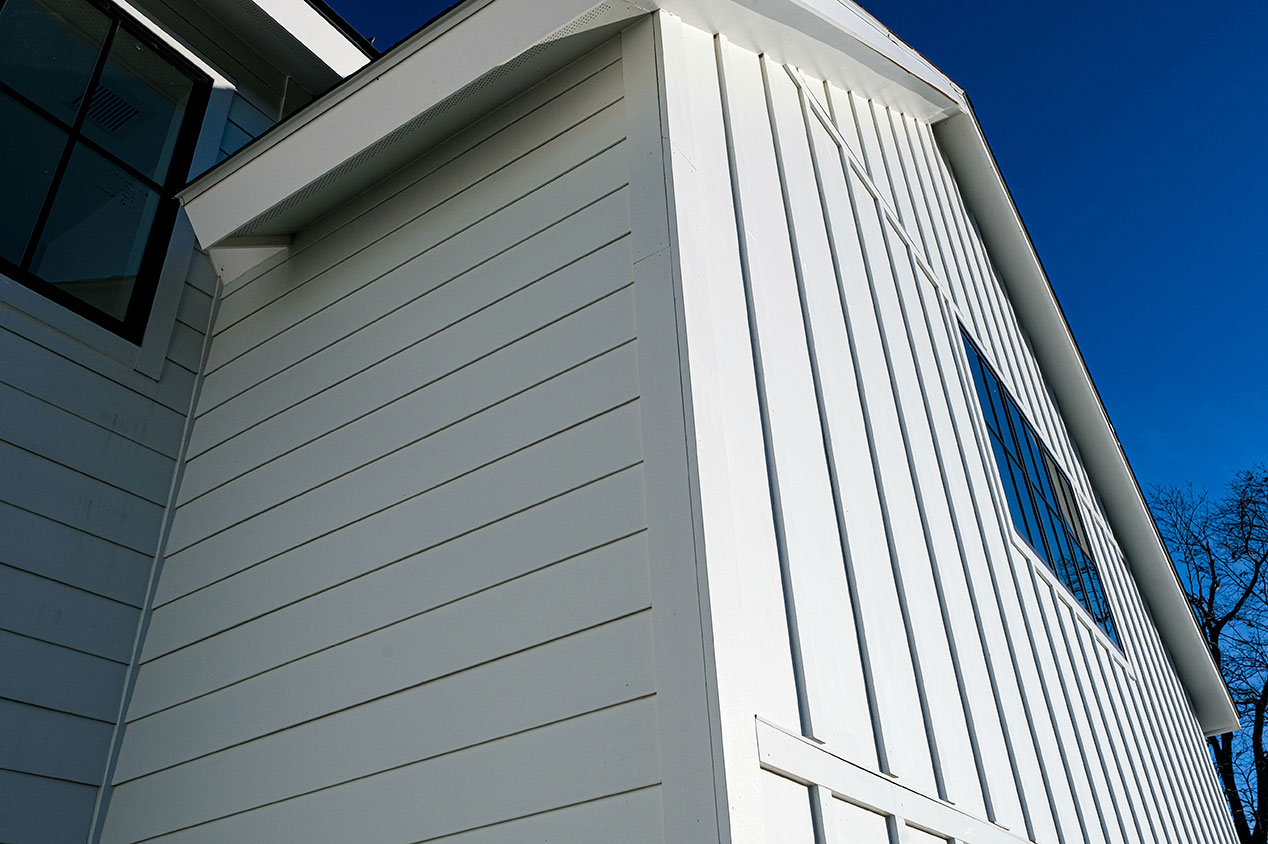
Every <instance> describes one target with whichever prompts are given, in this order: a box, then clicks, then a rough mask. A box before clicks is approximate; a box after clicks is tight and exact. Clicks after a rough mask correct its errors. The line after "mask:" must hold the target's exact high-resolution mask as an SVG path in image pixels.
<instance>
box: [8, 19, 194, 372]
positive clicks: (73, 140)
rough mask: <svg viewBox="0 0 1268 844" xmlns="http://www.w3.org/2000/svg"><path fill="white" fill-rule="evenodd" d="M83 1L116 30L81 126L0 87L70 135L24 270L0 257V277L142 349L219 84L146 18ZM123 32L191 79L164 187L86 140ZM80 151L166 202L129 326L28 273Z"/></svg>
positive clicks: (153, 229) (105, 47)
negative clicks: (85, 127)
mask: <svg viewBox="0 0 1268 844" xmlns="http://www.w3.org/2000/svg"><path fill="white" fill-rule="evenodd" d="M8 1H9V0H0V10H3V8H4V6H5V5H6V4H7V2H8ZM84 2H87V3H88V4H89V5H91V6H93V7H94V8H96V9H97V10H98V11H100V12H101V13H102V14H103V15H105V16H106V17H107V18H108V19H109V20H110V29H109V31H108V33H107V36H106V39H105V41H104V42H103V44H102V46H101V52H100V53H99V54H98V56H97V61H96V63H95V64H94V66H93V70H92V73H91V75H90V76H89V79H88V82H87V84H86V87H85V94H84V97H83V103H82V104H81V105H80V107H79V110H78V112H77V113H76V117H75V120H74V122H73V123H72V125H71V126H70V127H69V129H67V128H66V126H65V123H64V122H63V121H62V120H59V119H58V118H57V117H55V116H54V115H52V114H51V113H49V111H48V110H47V109H45V108H43V107H42V106H40V105H39V104H37V103H35V102H33V101H32V100H31V99H30V98H29V97H26V96H25V95H23V94H22V93H21V92H19V91H17V90H15V89H13V88H12V87H11V86H9V85H8V84H6V83H5V82H3V81H2V80H0V93H3V94H4V95H5V96H7V97H9V98H11V99H12V100H14V101H15V102H16V103H18V104H19V105H20V106H21V107H22V108H25V109H27V110H28V111H29V112H31V113H32V114H34V115H36V116H38V117H39V118H40V119H42V120H45V121H48V122H50V123H52V124H53V125H54V126H56V127H57V128H58V130H59V131H61V132H63V133H64V134H66V136H67V141H66V145H65V147H64V148H63V150H62V152H61V155H60V157H59V160H58V165H57V169H56V170H55V172H54V175H53V178H52V180H51V181H50V183H49V188H48V190H47V192H46V194H45V197H44V201H43V204H42V205H41V209H40V213H39V215H38V217H37V218H36V222H35V225H34V227H33V228H32V231H31V235H30V238H29V240H28V243H27V246H26V249H25V251H24V253H23V257H22V261H21V264H15V263H13V262H12V261H10V260H8V259H5V258H3V257H0V274H3V276H4V277H5V278H8V279H10V280H12V281H13V282H15V283H17V284H19V285H21V286H22V287H25V288H27V289H29V290H31V291H33V292H35V293H37V294H39V296H40V297H42V298H44V299H46V300H49V301H51V302H53V303H54V304H56V305H57V306H59V307H60V308H62V309H64V310H66V311H70V312H71V313H73V314H75V315H77V316H79V317H82V318H84V319H86V320H88V321H89V322H92V323H94V324H95V325H97V326H100V327H102V328H104V329H106V330H107V331H109V332H110V333H111V334H113V335H117V336H118V337H120V338H122V339H123V340H124V341H126V342H127V343H129V344H132V345H133V346H136V347H140V346H142V344H143V342H144V338H145V333H146V329H147V327H148V325H149V322H150V316H151V312H152V310H153V307H154V305H155V300H156V297H157V293H158V290H159V286H160V282H161V281H162V278H163V276H164V267H165V265H166V264H167V263H168V259H169V251H170V249H169V247H171V246H172V245H173V242H174V240H176V239H177V238H176V237H175V230H176V228H177V223H178V218H179V211H180V200H179V199H178V198H177V196H176V194H177V192H178V191H179V190H180V189H181V188H182V187H184V185H185V184H186V182H187V181H188V177H189V173H190V172H191V165H192V164H193V160H194V156H195V152H196V150H197V148H198V146H199V143H200V140H201V138H202V135H203V130H204V127H205V124H206V121H207V116H208V110H209V109H208V106H209V105H210V102H211V97H212V88H213V85H214V84H215V83H214V80H213V78H212V77H211V76H210V75H209V74H208V73H207V72H206V71H205V70H204V69H203V68H200V67H199V66H198V65H197V64H195V63H194V62H192V61H190V60H189V59H188V58H186V57H185V56H184V55H182V54H181V53H180V52H179V51H178V50H175V49H173V47H172V45H170V44H168V43H167V42H166V41H164V39H163V38H162V37H160V35H159V34H158V33H156V32H155V31H154V30H153V29H152V28H151V25H149V24H148V23H147V22H146V21H145V20H144V19H140V18H138V17H136V16H135V12H134V10H132V9H131V8H130V7H127V6H125V5H123V4H119V3H112V2H109V0H84ZM120 30H123V31H125V32H126V33H127V34H129V35H131V36H132V37H133V38H135V39H137V40H138V41H139V42H140V43H142V44H144V45H145V46H146V47H148V48H149V49H151V50H153V51H154V52H155V53H156V54H157V55H158V56H159V57H160V58H162V59H163V60H164V61H166V62H168V63H169V64H170V65H172V66H173V67H175V68H176V69H177V70H179V71H180V72H181V73H183V74H185V75H186V76H188V77H189V78H190V80H191V82H192V83H193V85H192V88H191V90H190V96H189V101H188V103H187V104H186V107H185V112H184V115H183V117H182V120H181V126H180V129H179V130H178V134H177V138H176V142H175V144H174V145H173V147H172V154H171V159H170V161H169V163H168V166H167V174H166V179H165V181H164V182H163V183H162V184H160V183H158V182H156V181H155V180H154V179H153V178H152V177H150V176H148V175H147V174H145V173H142V172H140V171H138V170H137V169H136V168H135V167H133V166H131V165H130V164H129V163H128V162H126V161H124V160H123V159H121V158H120V157H119V156H117V155H116V154H114V153H112V152H110V151H109V150H106V149H105V148H104V147H103V146H102V145H101V144H100V143H98V142H96V141H94V140H93V139H92V138H90V137H88V136H87V135H86V134H84V131H83V124H84V121H85V118H86V115H87V112H88V110H89V108H90V107H91V102H92V92H93V91H95V89H96V86H97V84H98V82H99V80H100V79H101V75H102V73H103V71H104V69H105V66H106V63H107V61H108V59H109V56H110V48H111V46H112V45H113V43H114V39H115V36H116V34H117V33H118V32H119V31H120ZM81 145H82V146H84V147H86V148H87V149H89V150H91V151H92V152H93V153H95V154H97V155H100V156H103V157H104V158H105V159H106V160H107V161H108V162H110V163H111V164H112V165H114V166H116V167H118V168H120V169H121V170H123V171H124V172H125V173H127V174H128V175H129V176H131V177H132V178H134V179H137V180H139V181H140V182H141V183H142V184H143V185H145V186H146V187H148V188H150V189H151V190H154V191H155V192H156V193H158V196H159V201H158V206H157V208H156V209H155V213H154V219H153V221H152V222H151V224H150V233H149V236H148V237H147V238H146V243H145V249H144V252H143V253H142V258H141V262H140V265H139V267H138V270H137V276H136V282H135V285H134V287H133V290H132V294H131V297H130V298H129V301H128V310H127V314H126V315H125V317H124V318H123V319H118V318H116V317H114V316H112V315H110V314H107V313H105V312H104V311H101V310H99V309H98V308H96V307H94V306H92V305H91V304H89V303H88V302H86V301H84V300H83V299H80V298H79V297H77V296H74V295H73V294H71V293H68V292H67V291H65V290H63V289H61V288H60V287H59V286H58V285H56V284H53V283H51V282H48V281H45V280H44V279H42V278H40V277H39V276H38V275H36V274H35V273H33V272H31V271H30V270H29V269H26V267H25V266H24V265H29V264H30V262H31V260H32V257H33V254H34V251H35V249H36V248H37V245H38V242H39V237H40V236H41V234H42V233H43V229H44V227H45V225H46V223H47V221H48V218H49V216H50V214H51V212H52V210H53V206H54V200H55V199H56V197H57V195H58V191H59V189H60V188H61V185H62V181H63V178H64V176H65V174H66V170H67V168H68V166H69V164H70V160H71V156H72V153H73V151H74V150H75V149H76V148H78V147H79V146H81Z"/></svg>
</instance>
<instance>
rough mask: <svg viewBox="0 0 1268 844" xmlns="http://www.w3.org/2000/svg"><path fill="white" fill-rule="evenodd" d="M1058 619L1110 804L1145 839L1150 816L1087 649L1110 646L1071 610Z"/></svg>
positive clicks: (1131, 835) (1128, 833)
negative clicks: (1082, 700)
mask: <svg viewBox="0 0 1268 844" xmlns="http://www.w3.org/2000/svg"><path fill="white" fill-rule="evenodd" d="M1059 620H1060V622H1061V635H1062V638H1063V640H1064V641H1065V644H1066V648H1067V649H1068V651H1069V655H1070V662H1071V664H1072V665H1073V666H1074V671H1075V676H1076V677H1077V678H1078V683H1079V685H1080V686H1082V687H1083V689H1084V705H1085V707H1086V708H1087V717H1088V721H1089V722H1090V723H1091V724H1092V729H1093V736H1094V740H1095V741H1096V744H1097V747H1098V748H1099V750H1100V754H1101V759H1102V760H1103V762H1104V765H1105V768H1106V771H1105V774H1106V778H1107V779H1108V780H1109V784H1110V788H1111V790H1112V791H1113V793H1114V800H1115V802H1114V803H1113V804H1112V805H1113V807H1114V809H1115V811H1116V812H1117V813H1118V815H1119V818H1120V822H1121V824H1122V826H1123V828H1124V829H1123V834H1124V836H1125V837H1126V839H1127V840H1129V841H1131V840H1141V839H1144V838H1145V837H1146V834H1147V833H1146V831H1147V830H1148V829H1149V818H1148V817H1147V815H1146V807H1145V801H1144V797H1143V795H1142V794H1141V792H1140V789H1139V788H1138V787H1137V786H1138V784H1137V781H1136V779H1135V778H1134V776H1132V772H1131V761H1130V759H1128V758H1127V754H1126V749H1125V738H1126V736H1125V734H1124V732H1123V730H1122V727H1121V725H1120V724H1119V722H1118V719H1117V717H1116V713H1115V712H1114V711H1113V709H1112V706H1111V704H1112V701H1111V700H1110V699H1109V689H1108V688H1107V686H1106V684H1105V680H1104V678H1103V677H1102V676H1101V675H1100V673H1099V672H1097V671H1096V669H1095V665H1094V664H1093V662H1091V661H1090V658H1089V656H1088V652H1089V650H1093V651H1094V650H1097V649H1103V648H1106V647H1110V646H1109V645H1108V644H1104V643H1101V642H1100V641H1099V640H1098V639H1096V638H1095V637H1094V636H1093V635H1092V634H1091V632H1090V629H1089V628H1088V627H1087V625H1086V624H1085V623H1083V621H1082V620H1081V619H1079V618H1077V617H1076V614H1075V612H1074V611H1071V612H1063V613H1061V615H1060V618H1059Z"/></svg>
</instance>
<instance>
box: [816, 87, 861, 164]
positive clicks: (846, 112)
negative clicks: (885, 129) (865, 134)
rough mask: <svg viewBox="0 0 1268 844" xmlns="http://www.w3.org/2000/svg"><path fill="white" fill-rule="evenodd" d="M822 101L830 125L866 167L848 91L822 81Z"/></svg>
mask: <svg viewBox="0 0 1268 844" xmlns="http://www.w3.org/2000/svg"><path fill="white" fill-rule="evenodd" d="M823 98H824V103H825V104H826V105H827V107H828V112H829V114H831V115H832V125H833V126H835V127H836V130H837V134H839V135H840V136H841V137H842V139H844V141H845V145H846V146H847V147H849V150H850V152H852V153H854V158H855V159H856V160H857V161H858V162H859V163H860V164H862V165H863V169H864V170H866V169H867V156H866V155H864V153H863V141H862V139H860V138H859V127H858V126H857V125H856V124H855V122H854V112H853V111H852V110H851V108H850V105H849V103H850V94H849V92H847V91H845V90H842V89H841V88H838V87H836V86H835V85H833V84H832V83H831V82H824V83H823Z"/></svg>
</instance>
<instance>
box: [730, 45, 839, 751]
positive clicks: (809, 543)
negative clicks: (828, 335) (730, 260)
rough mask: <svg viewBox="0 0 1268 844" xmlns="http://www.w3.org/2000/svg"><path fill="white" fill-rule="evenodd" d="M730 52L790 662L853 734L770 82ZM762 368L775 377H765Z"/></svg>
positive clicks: (804, 685)
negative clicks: (843, 708)
mask: <svg viewBox="0 0 1268 844" xmlns="http://www.w3.org/2000/svg"><path fill="white" fill-rule="evenodd" d="M722 56H723V61H722V64H723V85H724V88H725V95H726V99H725V108H726V114H727V118H728V120H729V125H730V130H731V131H730V137H731V143H732V147H733V150H734V156H735V159H734V166H733V177H734V178H735V180H736V192H737V194H738V195H739V201H738V203H737V209H738V216H739V218H740V220H741V231H742V235H741V241H740V248H741V252H742V255H743V256H744V258H745V259H746V260H745V261H744V264H745V265H746V273H745V276H746V277H745V286H746V289H747V293H748V302H749V311H750V321H751V326H752V331H753V335H754V338H755V343H754V348H755V353H754V357H755V359H756V366H757V370H758V377H759V388H758V390H759V395H761V396H764V399H765V402H764V408H763V409H764V414H765V420H764V421H765V425H766V437H767V443H766V448H767V455H768V457H767V460H768V470H769V472H770V475H771V480H772V483H771V497H772V500H773V503H774V511H775V527H776V537H777V539H778V540H780V546H781V547H780V551H781V557H782V564H783V567H784V577H785V588H786V590H787V592H786V596H787V597H788V598H790V599H791V600H790V601H789V612H788V616H789V623H790V628H791V633H792V640H793V647H794V665H795V666H796V667H798V668H799V669H800V672H799V674H800V676H799V677H798V683H799V686H800V691H801V706H802V713H801V717H802V729H803V730H804V731H806V732H807V733H808V734H809V735H811V736H814V737H816V738H819V739H821V740H824V741H829V742H845V741H846V740H847V739H846V736H847V732H846V730H847V727H846V725H845V724H844V723H843V721H842V720H840V719H839V717H834V710H833V707H834V705H835V704H837V703H838V702H839V701H840V699H841V692H843V691H844V689H845V686H844V684H843V683H841V682H840V681H842V680H844V676H843V675H842V674H840V673H835V675H834V668H833V666H834V663H835V662H836V660H838V659H840V658H841V654H840V653H839V651H840V649H841V648H842V647H843V643H845V642H846V641H848V640H847V639H846V636H845V634H846V632H847V631H845V630H844V628H843V627H842V626H840V625H841V621H840V619H839V617H834V614H835V613H836V612H837V611H838V610H839V608H841V607H843V606H845V607H848V605H849V598H848V594H847V593H846V591H845V589H844V587H845V578H844V574H843V572H844V560H843V558H842V552H841V544H840V538H839V536H838V535H837V532H836V530H835V524H836V519H835V514H834V510H833V505H832V494H831V489H830V483H829V479H828V475H827V458H826V455H825V452H824V443H823V434H822V431H821V429H820V426H819V420H818V418H817V414H816V413H815V412H813V409H814V408H816V407H817V405H818V403H817V401H816V397H815V387H814V378H813V372H812V369H811V365H812V364H811V359H810V351H809V349H808V347H807V340H806V333H805V324H804V322H803V320H802V314H801V311H800V307H799V304H798V303H799V296H798V292H797V279H796V267H795V265H794V256H793V252H792V249H793V245H792V242H791V240H790V233H789V231H788V227H787V219H786V217H785V213H784V203H783V197H782V190H781V184H780V176H779V168H778V161H777V156H776V150H775V147H774V138H773V136H772V127H771V125H770V123H769V120H768V114H767V104H766V96H765V84H764V82H763V78H762V77H763V74H762V68H761V64H760V60H759V58H758V57H757V56H755V55H754V54H752V53H749V52H747V51H745V50H741V49H739V48H736V47H733V46H730V45H724V46H723V49H722ZM766 372H770V373H774V374H775V377H771V378H766V377H764V375H763V373H766ZM851 632H852V631H851ZM798 662H799V663H800V664H799V665H798ZM834 679H835V680H837V681H838V682H836V683H833V680H834ZM834 695H835V696H834ZM836 713H840V710H836Z"/></svg>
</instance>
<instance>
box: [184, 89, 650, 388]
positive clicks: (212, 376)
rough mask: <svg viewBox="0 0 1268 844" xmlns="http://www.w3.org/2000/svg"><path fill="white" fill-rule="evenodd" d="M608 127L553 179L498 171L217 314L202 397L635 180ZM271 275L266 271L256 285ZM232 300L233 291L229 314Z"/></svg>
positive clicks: (306, 350) (614, 125)
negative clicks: (386, 232) (479, 186)
mask: <svg viewBox="0 0 1268 844" xmlns="http://www.w3.org/2000/svg"><path fill="white" fill-rule="evenodd" d="M609 113H612V114H614V115H615V117H620V115H619V112H615V111H612V112H604V115H607V114H609ZM601 116H603V115H601ZM595 119H598V118H595ZM602 128H603V130H604V131H603V132H601V133H600V132H598V131H596V132H592V133H586V134H585V135H584V136H581V137H580V138H578V139H577V142H579V143H584V147H583V149H582V150H580V151H577V152H576V153H572V152H569V154H568V155H567V156H566V162H560V163H559V166H558V167H557V168H553V169H558V170H560V173H561V174H560V175H558V176H553V175H552V178H551V179H550V180H548V181H545V180H544V177H542V176H536V177H535V178H532V179H531V181H533V182H541V184H540V186H537V187H531V188H528V189H526V190H524V191H522V192H521V191H520V190H519V187H520V186H518V185H517V186H515V187H516V190H515V191H514V192H509V191H508V192H507V193H505V194H504V193H501V192H497V193H495V192H494V189H496V188H501V187H502V181H501V180H492V181H489V182H487V183H485V186H486V187H487V189H486V190H484V191H474V190H473V191H472V192H471V193H470V194H463V195H462V196H461V197H460V199H461V200H463V201H461V202H459V201H456V200H455V201H454V202H453V203H446V204H445V205H443V206H441V207H440V208H438V209H436V211H435V212H433V213H428V214H424V215H423V216H422V217H420V218H419V219H418V220H416V221H414V222H412V223H410V224H409V225H408V226H405V227H403V228H401V229H399V230H398V231H397V232H395V233H393V234H392V235H390V236H388V237H386V238H384V239H383V240H382V241H380V242H378V243H376V244H374V245H373V247H372V248H367V249H362V250H360V251H356V252H353V253H352V254H350V255H348V253H347V252H346V251H344V250H341V251H340V254H344V255H348V257H347V258H346V260H343V261H341V262H340V263H338V264H337V265H336V266H335V267H333V268H332V269H330V270H329V271H326V272H325V273H324V274H323V275H320V276H318V277H316V278H314V279H311V280H308V281H306V282H305V283H303V284H301V285H300V286H298V287H295V288H294V289H293V290H292V291H291V292H290V293H289V294H288V295H286V296H284V297H282V298H280V299H278V300H277V301H276V302H274V303H272V304H270V305H268V306H267V307H264V308H261V309H260V310H259V311H258V312H256V313H255V314H253V315H252V316H251V317H249V318H247V319H245V320H243V321H242V322H240V323H237V324H234V325H231V326H229V327H224V326H225V325H226V323H224V322H222V321H220V319H219V317H218V318H217V330H216V337H215V342H214V343H213V344H212V348H211V351H210V353H209V357H208V364H207V365H208V369H207V376H206V378H205V381H204V385H203V393H202V394H201V396H200V398H199V403H200V405H201V406H202V407H205V408H213V407H216V406H217V405H219V404H222V403H223V402H225V401H227V400H228V399H230V398H232V397H233V396H235V395H237V394H238V393H241V392H242V391H244V390H245V389H247V388H248V387H250V386H252V385H254V384H256V383H258V382H259V381H261V380H263V379H264V378H265V377H267V376H268V375H271V374H273V373H274V372H277V371H280V370H281V369H284V368H285V367H288V366H290V365H293V364H295V363H298V362H299V361H301V360H303V359H304V358H306V357H308V356H309V355H312V354H313V353H314V352H316V351H318V350H320V349H321V348H323V347H325V346H327V345H330V344H332V343H334V342H336V341H338V340H339V339H341V338H343V337H346V336H347V335H349V334H351V333H353V332H354V331H355V330H356V329H358V328H360V327H361V326H363V325H365V324H367V323H369V322H372V321H374V320H375V319H378V318H380V317H383V316H386V315H388V314H390V313H391V312H392V311H394V310H396V309H397V308H399V307H400V306H402V305H403V304H405V303H407V302H409V301H411V300H413V299H417V298H418V297H419V296H420V295H422V294H423V293H425V292H427V291H428V290H430V289H432V288H434V287H438V286H441V285H443V284H444V283H445V282H447V281H449V280H451V279H455V278H457V277H458V276H460V275H462V274H463V273H465V272H467V271H469V270H471V269H472V268H473V267H474V266H476V265H478V264H481V263H484V262H486V261H488V260H489V259H490V258H492V257H494V256H496V255H498V254H499V253H501V252H503V251H505V250H507V249H510V248H511V247H513V246H515V245H516V244H518V243H519V242H520V241H523V240H526V239H527V238H529V237H532V236H533V235H534V234H537V233H538V232H541V231H542V230H544V229H545V228H547V227H548V226H550V225H552V224H553V223H555V222H558V221H559V220H563V219H564V218H566V217H568V216H569V215H571V214H573V213H574V212H576V211H577V210H579V209H581V208H584V207H585V206H587V205H589V204H591V202H593V201H594V200H597V199H599V198H601V197H604V196H606V195H608V194H610V193H612V192H613V191H615V190H617V189H619V188H620V187H621V186H622V185H623V184H624V183H625V181H626V177H625V174H624V166H623V165H624V155H625V152H624V148H623V144H621V143H620V136H621V134H622V129H623V126H622V123H621V121H619V120H616V119H611V120H607V121H605V123H604V126H603V127H602ZM605 150H606V151H605ZM565 152H568V151H567V150H565ZM561 156H562V153H561ZM578 162H580V163H578ZM530 163H532V162H530ZM529 175H533V173H532V171H529ZM525 178H526V179H527V178H528V176H526V177H525ZM486 194H492V195H491V196H486ZM627 213H628V212H627ZM604 242H605V241H602V240H601V241H598V242H597V243H594V244H593V245H592V246H591V248H594V247H595V246H599V245H602V243H604ZM344 249H345V250H346V249H347V246H346V245H344ZM586 251H588V250H586V249H582V250H581V251H580V252H574V253H573V254H574V255H576V254H585V252H586ZM304 254H309V253H304ZM301 257H302V256H301ZM556 257H559V256H556ZM295 263H298V261H294V262H292V261H287V262H286V263H284V264H281V265H279V268H278V272H279V273H280V274H281V275H283V276H284V277H285V278H284V279H283V280H285V281H287V282H288V284H289V285H293V284H295V282H296V281H298V279H297V278H295V274H297V273H298V272H299V269H298V268H297V267H295V266H293V264H295ZM558 265H559V264H555V266H558ZM263 283H264V279H258V280H256V281H255V282H253V285H256V284H259V285H263ZM248 289H250V288H248ZM232 301H233V300H232V299H226V300H225V305H224V306H222V308H221V313H222V314H223V312H224V308H225V307H227V305H228V303H229V302H232ZM315 315H316V318H315V319H314V316H315Z"/></svg>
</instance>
